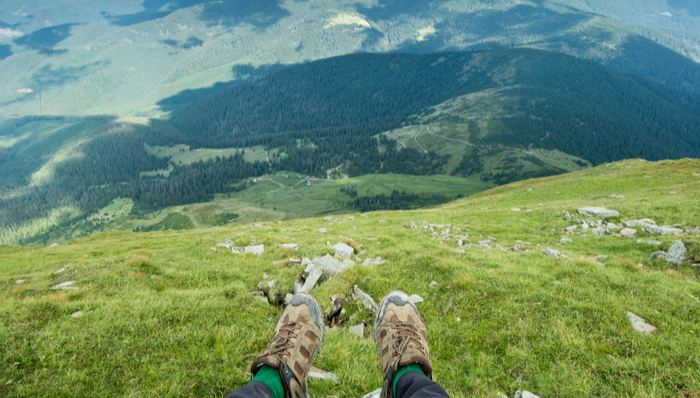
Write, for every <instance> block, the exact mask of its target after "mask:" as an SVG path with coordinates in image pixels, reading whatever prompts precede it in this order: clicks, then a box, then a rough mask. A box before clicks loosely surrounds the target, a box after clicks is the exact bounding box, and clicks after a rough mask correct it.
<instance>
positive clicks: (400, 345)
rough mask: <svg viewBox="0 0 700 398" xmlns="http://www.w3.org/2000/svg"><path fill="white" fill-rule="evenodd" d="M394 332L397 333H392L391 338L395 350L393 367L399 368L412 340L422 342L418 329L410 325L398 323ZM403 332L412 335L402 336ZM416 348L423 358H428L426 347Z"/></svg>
mask: <svg viewBox="0 0 700 398" xmlns="http://www.w3.org/2000/svg"><path fill="white" fill-rule="evenodd" d="M394 330H395V332H394V333H392V335H391V337H392V339H393V342H392V348H393V349H394V350H393V351H394V352H393V357H392V361H391V362H392V367H396V366H398V363H399V362H400V361H401V356H402V355H403V353H404V352H405V351H406V349H407V348H408V344H409V343H410V341H411V339H413V340H416V341H418V342H420V336H419V335H418V329H417V328H416V327H415V326H414V325H412V324H409V323H403V322H402V323H398V324H396V325H394ZM401 332H409V333H411V335H402V334H401ZM414 346H415V348H416V349H417V350H418V351H420V353H421V354H423V356H425V357H427V356H428V354H427V353H426V352H425V347H423V345H422V344H420V343H419V344H414Z"/></svg>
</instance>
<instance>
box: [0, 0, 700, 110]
mask: <svg viewBox="0 0 700 398" xmlns="http://www.w3.org/2000/svg"><path fill="white" fill-rule="evenodd" d="M169 4H170V5H169V6H167V5H166V3H165V2H159V1H154V2H151V1H149V2H145V3H144V4H143V5H141V4H138V2H135V1H128V2H124V4H122V2H120V4H118V5H115V4H111V3H108V2H103V1H99V2H79V3H78V2H68V3H65V4H62V5H61V6H58V7H47V6H46V4H44V3H39V4H36V3H35V4H32V5H25V4H24V2H21V3H20V2H15V1H12V2H9V3H8V4H3V8H2V9H0V20H4V21H6V23H5V25H6V26H8V27H7V28H5V29H9V30H8V31H7V32H6V33H4V34H3V35H2V36H0V46H2V47H0V49H1V50H0V51H1V52H0V57H2V60H0V80H1V81H2V82H3V90H2V91H0V104H2V108H1V109H0V116H3V117H16V116H26V115H37V114H42V113H43V114H63V115H97V114H106V113H109V114H118V115H132V116H133V115H135V116H163V115H165V114H167V113H169V112H171V111H172V110H174V109H179V108H180V107H182V106H183V105H184V104H186V103H188V102H190V101H191V100H193V99H196V98H197V97H199V96H201V95H203V94H206V93H209V92H212V91H216V90H218V89H220V88H223V87H226V86H227V85H232V84H237V83H240V82H242V81H246V80H248V79H250V78H255V77H259V76H262V75H265V74H267V73H269V72H271V71H275V70H279V69H280V68H281V67H283V66H285V65H290V64H297V63H302V62H307V61H311V60H318V59H324V58H327V57H332V56H337V55H343V54H349V53H355V52H360V51H365V52H366V51H369V52H388V51H408V52H419V53H426V52H434V51H445V50H450V51H455V50H474V49H483V48H491V47H493V46H505V47H517V46H528V47H536V48H544V49H550V50H553V51H559V52H564V53H567V54H574V55H576V56H579V57H582V58H586V59H593V60H596V61H598V62H601V63H604V64H606V65H611V66H614V67H616V68H618V69H621V70H624V71H631V72H634V73H637V74H639V75H641V76H644V77H647V78H651V79H654V80H656V81H659V82H663V83H665V84H669V85H671V86H673V87H677V88H683V89H687V90H691V91H694V92H700V80H699V79H698V78H697V76H698V70H700V67H698V65H697V64H696V63H695V62H694V61H691V60H690V59H689V58H686V57H685V56H684V55H681V54H679V53H677V52H676V50H677V51H680V52H683V53H684V54H686V53H687V54H688V55H690V56H692V52H690V51H689V50H686V49H687V47H688V46H687V45H686V44H684V42H683V40H677V39H674V38H672V37H670V36H667V35H663V34H659V33H657V32H655V31H651V30H650V31H646V30H643V31H639V32H637V33H633V32H632V30H634V28H633V27H631V26H627V25H626V24H622V23H619V22H617V21H615V20H613V19H610V18H604V17H601V16H597V15H595V14H590V13H584V12H581V11H578V10H576V9H574V8H571V7H567V6H562V5H560V4H556V3H551V2H539V3H537V4H533V3H522V2H516V1H512V0H499V1H495V2H494V1H470V2H448V1H438V2H431V3H425V2H415V1H414V2H409V3H407V2H398V1H386V2H382V3H381V4H375V2H372V1H361V2H357V1H333V2H330V1H325V2H322V3H319V4H315V3H308V2H298V1H292V0H288V1H276V0H274V1H273V0H265V1H248V0H246V1H223V2H205V1H187V2H175V3H169ZM144 7H145V9H144ZM408 15H411V17H410V18H409V17H408ZM46 24H48V27H47V26H45V25H46ZM640 34H641V35H640ZM643 35H646V36H643ZM650 38H651V39H650ZM653 40H656V41H658V42H660V43H662V44H658V43H656V42H655V41H653ZM325 43H328V44H325ZM18 71H20V72H19V73H18ZM40 93H41V95H40ZM40 97H41V98H40Z"/></svg>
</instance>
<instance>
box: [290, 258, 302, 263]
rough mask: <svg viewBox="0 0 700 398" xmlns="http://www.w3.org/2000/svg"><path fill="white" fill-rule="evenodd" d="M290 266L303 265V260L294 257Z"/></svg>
mask: <svg viewBox="0 0 700 398" xmlns="http://www.w3.org/2000/svg"><path fill="white" fill-rule="evenodd" d="M289 262H290V264H301V259H299V258H296V257H292V258H290V259H289Z"/></svg>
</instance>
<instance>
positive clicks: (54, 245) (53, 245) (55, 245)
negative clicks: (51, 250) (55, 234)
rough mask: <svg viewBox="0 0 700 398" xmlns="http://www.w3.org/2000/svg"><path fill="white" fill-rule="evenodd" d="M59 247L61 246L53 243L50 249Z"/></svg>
mask: <svg viewBox="0 0 700 398" xmlns="http://www.w3.org/2000/svg"><path fill="white" fill-rule="evenodd" d="M58 246H61V245H60V244H58V243H53V244H52V245H51V246H49V247H58Z"/></svg>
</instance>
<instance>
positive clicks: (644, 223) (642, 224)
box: [624, 218, 656, 228]
mask: <svg viewBox="0 0 700 398" xmlns="http://www.w3.org/2000/svg"><path fill="white" fill-rule="evenodd" d="M624 223H625V225H626V226H627V227H629V228H646V227H648V226H651V225H656V222H655V221H654V220H652V219H651V218H642V219H640V220H630V221H624Z"/></svg>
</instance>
